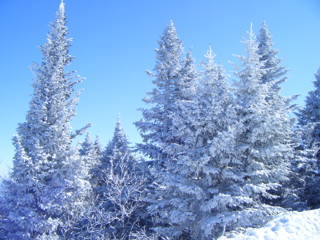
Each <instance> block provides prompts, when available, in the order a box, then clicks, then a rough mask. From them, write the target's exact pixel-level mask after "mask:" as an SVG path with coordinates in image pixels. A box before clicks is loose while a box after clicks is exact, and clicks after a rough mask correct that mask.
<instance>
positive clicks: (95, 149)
mask: <svg viewBox="0 0 320 240" xmlns="http://www.w3.org/2000/svg"><path fill="white" fill-rule="evenodd" d="M79 154H80V157H81V162H82V165H83V168H84V171H86V172H87V177H88V179H87V180H88V181H89V182H90V185H91V187H93V188H94V187H95V185H96V184H97V182H96V175H95V174H96V170H97V165H98V164H99V162H100V159H101V157H102V149H101V145H100V143H99V140H98V138H96V140H95V141H94V140H93V139H92V137H91V135H90V133H87V135H86V137H85V139H84V141H83V142H82V143H81V144H80V148H79Z"/></svg>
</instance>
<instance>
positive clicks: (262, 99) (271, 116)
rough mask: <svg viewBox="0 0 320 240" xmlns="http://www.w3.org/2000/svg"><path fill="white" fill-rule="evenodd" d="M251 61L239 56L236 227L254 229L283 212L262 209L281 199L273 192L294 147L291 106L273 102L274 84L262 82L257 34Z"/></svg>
mask: <svg viewBox="0 0 320 240" xmlns="http://www.w3.org/2000/svg"><path fill="white" fill-rule="evenodd" d="M245 45H246V56H239V59H240V60H241V62H242V66H241V67H238V71H237V72H236V73H235V74H236V76H237V77H238V81H237V82H236V92H235V95H236V101H237V115H238V122H239V126H238V127H237V138H236V148H235V153H236V155H237V156H238V157H237V159H236V160H235V161H234V162H235V163H236V164H238V173H237V174H236V176H237V177H236V182H237V184H236V186H235V188H234V191H233V194H235V195H237V199H239V201H238V203H237V204H236V205H234V206H233V207H236V208H237V209H238V211H237V213H236V215H237V216H238V218H234V220H236V221H235V226H254V225H259V224H261V223H262V222H263V221H265V217H266V216H268V215H272V214H275V213H276V212H277V211H278V210H279V209H278V208H275V207H271V206H268V205H265V204H263V202H264V200H265V199H273V198H277V196H276V195H275V194H274V191H275V190H276V189H277V188H278V187H279V186H280V183H281V181H284V180H286V175H287V172H288V161H289V159H290V157H291V154H292V149H291V145H290V136H291V121H290V119H289V116H288V107H287V105H286V104H287V101H285V100H284V99H281V98H272V97H273V96H274V94H273V92H274V89H273V88H272V86H273V84H272V82H269V83H267V82H263V81H262V77H263V76H265V75H264V74H265V73H266V69H265V68H264V61H261V56H260V54H259V52H258V50H259V49H258V43H257V42H256V40H255V36H254V34H253V32H252V29H251V30H250V32H249V38H248V39H247V40H246V41H245Z"/></svg>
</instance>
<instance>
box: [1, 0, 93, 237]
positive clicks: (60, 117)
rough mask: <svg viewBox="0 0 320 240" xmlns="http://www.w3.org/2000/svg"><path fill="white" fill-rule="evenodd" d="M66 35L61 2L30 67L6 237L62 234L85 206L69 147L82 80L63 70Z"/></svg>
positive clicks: (8, 192) (85, 187) (84, 188)
mask: <svg viewBox="0 0 320 240" xmlns="http://www.w3.org/2000/svg"><path fill="white" fill-rule="evenodd" d="M67 33H68V29H67V27H66V16H65V6H64V3H63V2H61V4H60V7H59V10H58V12H57V17H56V20H55V21H54V22H53V23H52V24H51V31H50V32H49V34H48V40H47V43H46V44H45V45H44V46H42V48H41V51H42V54H43V62H42V64H41V65H37V66H35V69H34V72H35V74H36V80H35V82H34V84H33V89H34V91H33V95H32V99H31V102H30V109H29V111H28V112H27V115H26V121H25V122H24V123H23V124H20V125H19V127H18V129H17V132H18V135H17V137H15V138H14V145H15V147H16V154H15V157H14V166H13V170H12V173H11V178H10V180H8V181H6V183H5V197H6V201H7V207H8V209H9V210H8V216H7V221H6V222H5V224H4V227H5V228H6V230H7V232H8V236H7V238H8V239H42V238H43V239H60V238H61V237H62V236H64V237H67V236H68V234H70V231H71V229H72V224H73V221H75V220H76V219H75V218H76V217H78V216H79V215H81V212H82V211H83V209H84V203H85V201H84V200H85V197H86V194H87V193H88V191H89V184H88V183H87V182H86V181H85V180H84V174H85V172H84V171H83V169H82V168H81V163H80V158H79V157H78V154H77V152H76V151H75V150H74V149H73V148H72V147H71V143H72V138H73V137H75V136H76V135H77V133H80V132H81V131H79V132H77V133H76V134H72V132H71V126H70V121H71V119H72V117H73V116H74V115H75V113H76V110H75V105H76V103H77V99H78V95H74V85H75V84H76V83H78V82H79V81H80V80H81V79H80V78H79V77H78V76H76V75H74V73H73V72H67V73H66V72H65V68H66V66H67V65H69V64H70V63H71V61H72V57H71V56H70V55H69V53H68V51H69V46H70V41H71V39H68V38H67ZM17 198H18V200H17Z"/></svg>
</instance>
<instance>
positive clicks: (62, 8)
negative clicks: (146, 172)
mask: <svg viewBox="0 0 320 240" xmlns="http://www.w3.org/2000/svg"><path fill="white" fill-rule="evenodd" d="M65 11H66V9H65V4H64V1H63V0H61V2H60V5H59V12H58V16H59V15H62V16H63V17H64V15H65Z"/></svg>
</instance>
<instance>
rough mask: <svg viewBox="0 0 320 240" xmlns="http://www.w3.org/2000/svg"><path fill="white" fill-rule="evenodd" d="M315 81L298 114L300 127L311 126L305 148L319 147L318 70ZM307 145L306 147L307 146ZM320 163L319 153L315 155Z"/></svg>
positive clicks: (319, 80) (319, 95)
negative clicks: (311, 129) (309, 136)
mask: <svg viewBox="0 0 320 240" xmlns="http://www.w3.org/2000/svg"><path fill="white" fill-rule="evenodd" d="M315 78H316V80H315V81H314V82H313V85H314V88H315V89H314V90H313V91H310V92H309V94H308V96H307V97H306V100H305V107H304V108H303V109H301V110H300V111H299V112H298V114H297V115H298V117H299V124H300V125H302V126H311V127H313V131H312V133H311V139H309V141H307V142H306V143H305V144H306V147H313V146H317V147H318V148H319V146H320V111H319V105H320V68H319V70H318V72H317V73H316V74H315ZM307 145H308V146H307ZM317 159H318V161H320V153H318V154H317Z"/></svg>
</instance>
